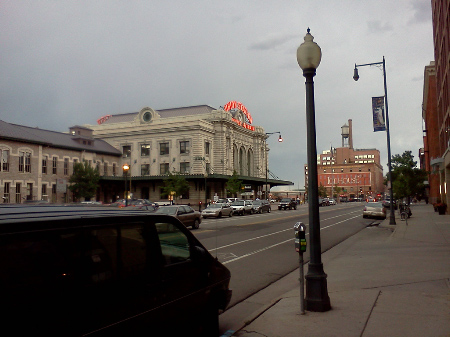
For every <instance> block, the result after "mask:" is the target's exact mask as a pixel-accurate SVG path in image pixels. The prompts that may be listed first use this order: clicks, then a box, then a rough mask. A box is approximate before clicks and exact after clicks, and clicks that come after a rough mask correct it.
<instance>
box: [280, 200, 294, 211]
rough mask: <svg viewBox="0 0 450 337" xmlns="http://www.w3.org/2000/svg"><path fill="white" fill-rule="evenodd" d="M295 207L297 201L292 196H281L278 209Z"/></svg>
mask: <svg viewBox="0 0 450 337" xmlns="http://www.w3.org/2000/svg"><path fill="white" fill-rule="evenodd" d="M282 209H284V210H286V209H297V201H295V199H292V198H283V199H281V201H280V203H279V204H278V210H282Z"/></svg>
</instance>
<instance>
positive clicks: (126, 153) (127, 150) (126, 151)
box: [122, 145, 131, 158]
mask: <svg viewBox="0 0 450 337" xmlns="http://www.w3.org/2000/svg"><path fill="white" fill-rule="evenodd" d="M122 157H123V158H130V157H131V145H124V146H122Z"/></svg>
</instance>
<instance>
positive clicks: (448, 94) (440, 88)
mask: <svg viewBox="0 0 450 337" xmlns="http://www.w3.org/2000/svg"><path fill="white" fill-rule="evenodd" d="M431 10H432V18H433V42H434V62H431V63H430V65H429V66H426V67H425V76H424V96H423V110H422V116H423V119H424V147H423V150H422V151H420V153H421V154H422V158H421V163H422V167H423V168H425V169H427V171H429V172H430V174H429V199H430V202H439V201H440V202H444V203H446V204H447V205H449V204H450V195H449V194H448V193H447V186H448V185H449V184H450V132H449V130H450V104H449V103H450V86H449V85H450V53H449V49H450V1H440V0H432V1H431Z"/></svg>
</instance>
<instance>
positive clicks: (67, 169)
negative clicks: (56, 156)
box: [64, 158, 69, 176]
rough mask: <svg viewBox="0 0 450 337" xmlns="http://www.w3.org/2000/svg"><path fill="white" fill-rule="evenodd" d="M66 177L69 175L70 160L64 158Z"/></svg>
mask: <svg viewBox="0 0 450 337" xmlns="http://www.w3.org/2000/svg"><path fill="white" fill-rule="evenodd" d="M64 175H65V176H68V175H69V158H64Z"/></svg>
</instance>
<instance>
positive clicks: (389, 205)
mask: <svg viewBox="0 0 450 337" xmlns="http://www.w3.org/2000/svg"><path fill="white" fill-rule="evenodd" d="M393 204H394V209H395V210H397V209H398V205H397V203H396V202H395V200H394V201H393ZM383 206H384V207H386V208H391V199H390V198H386V199H384V201H383Z"/></svg>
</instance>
